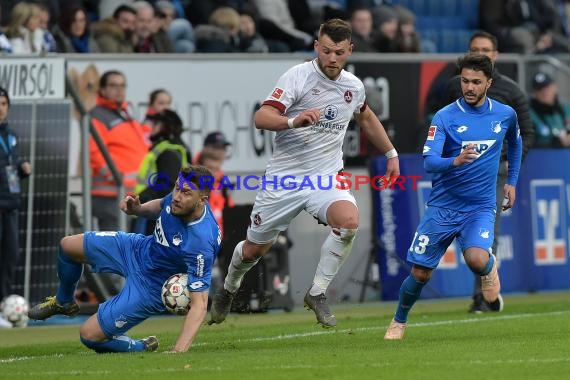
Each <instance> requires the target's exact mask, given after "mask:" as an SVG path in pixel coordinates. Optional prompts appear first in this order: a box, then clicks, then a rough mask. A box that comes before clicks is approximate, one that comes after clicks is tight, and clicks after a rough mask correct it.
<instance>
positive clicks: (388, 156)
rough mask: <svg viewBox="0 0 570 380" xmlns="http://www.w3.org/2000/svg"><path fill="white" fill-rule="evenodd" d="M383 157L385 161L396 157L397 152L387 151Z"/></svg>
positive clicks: (394, 150)
mask: <svg viewBox="0 0 570 380" xmlns="http://www.w3.org/2000/svg"><path fill="white" fill-rule="evenodd" d="M384 156H386V158H387V159H390V158H394V157H398V152H397V151H396V149H390V150H389V151H387V152H386V153H384Z"/></svg>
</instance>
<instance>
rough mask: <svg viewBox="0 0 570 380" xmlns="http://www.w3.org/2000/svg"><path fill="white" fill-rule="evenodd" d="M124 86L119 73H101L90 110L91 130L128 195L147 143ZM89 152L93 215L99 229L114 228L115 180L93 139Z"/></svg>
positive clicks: (122, 78) (123, 77)
mask: <svg viewBox="0 0 570 380" xmlns="http://www.w3.org/2000/svg"><path fill="white" fill-rule="evenodd" d="M126 87H127V82H126V78H125V76H124V75H123V73H121V72H119V71H114V70H110V71H107V72H105V73H104V74H103V75H102V76H101V79H100V81H99V93H98V96H97V103H96V106H95V107H94V108H93V109H92V110H91V112H90V113H91V117H92V120H91V121H92V123H93V125H94V127H95V129H97V132H98V133H99V135H100V136H101V139H102V140H103V142H104V144H105V146H106V147H107V149H108V151H109V154H110V155H111V157H112V159H113V161H114V163H115V165H116V167H117V169H118V170H119V172H120V173H121V174H122V176H123V185H124V187H125V193H126V194H129V193H133V192H134V186H135V184H136V182H137V174H138V170H139V166H140V164H141V162H142V160H143V157H144V156H145V154H146V153H147V152H148V149H149V145H148V143H147V142H146V140H145V137H144V136H145V131H144V127H143V126H142V125H141V124H140V123H139V122H138V121H137V120H135V119H133V118H132V117H131V116H130V115H129V113H128V110H127V102H126V101H125V94H126ZM89 153H90V161H91V175H92V189H91V196H92V206H93V207H92V209H93V216H94V217H95V218H96V219H97V222H98V226H99V230H104V231H115V230H117V229H118V227H119V221H118V213H117V205H118V202H119V201H118V199H117V195H118V192H117V183H116V182H115V180H114V179H113V175H112V173H111V170H110V169H109V166H108V165H107V163H106V162H105V159H104V158H103V155H102V153H101V151H100V150H99V147H98V146H97V144H96V143H95V141H94V139H93V138H91V139H90V141H89Z"/></svg>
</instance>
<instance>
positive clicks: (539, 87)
mask: <svg viewBox="0 0 570 380" xmlns="http://www.w3.org/2000/svg"><path fill="white" fill-rule="evenodd" d="M530 116H531V118H532V121H533V122H534V126H535V136H536V138H535V146H536V147H539V148H560V147H562V148H568V147H570V104H566V103H561V102H560V100H559V99H558V85H557V84H556V82H555V81H554V79H553V78H552V77H551V76H550V75H549V74H547V73H544V72H538V73H536V74H535V75H534V76H533V77H532V95H531V98H530Z"/></svg>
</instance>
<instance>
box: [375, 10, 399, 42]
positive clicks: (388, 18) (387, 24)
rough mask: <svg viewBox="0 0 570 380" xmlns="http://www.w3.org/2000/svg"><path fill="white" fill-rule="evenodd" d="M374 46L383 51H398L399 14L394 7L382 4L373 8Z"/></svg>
mask: <svg viewBox="0 0 570 380" xmlns="http://www.w3.org/2000/svg"><path fill="white" fill-rule="evenodd" d="M372 20H373V24H374V29H375V30H376V32H375V33H374V36H375V37H374V43H373V45H374V48H375V49H376V51H379V52H383V53H396V52H398V40H397V37H398V14H397V13H396V11H395V10H394V8H393V7H391V6H388V5H382V6H378V7H375V8H374V9H373V10H372Z"/></svg>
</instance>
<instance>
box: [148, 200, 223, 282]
mask: <svg viewBox="0 0 570 380" xmlns="http://www.w3.org/2000/svg"><path fill="white" fill-rule="evenodd" d="M171 202H172V194H169V195H167V196H166V197H164V198H163V200H162V202H161V206H162V210H161V212H160V216H159V217H158V219H157V220H156V227H155V229H154V233H153V235H150V236H148V237H147V244H146V247H145V248H146V249H144V251H146V252H142V254H140V255H137V257H138V264H139V267H140V271H141V279H142V281H143V282H146V283H148V285H149V286H151V287H155V286H158V285H160V286H162V284H163V283H164V281H166V279H167V278H168V277H170V276H171V275H173V274H175V273H188V287H189V290H190V291H205V290H208V289H209V287H210V282H211V275H212V267H213V265H214V260H215V258H216V256H217V254H218V252H219V250H220V244H221V240H222V238H221V232H220V228H219V227H218V224H217V223H216V219H215V218H214V215H213V214H212V210H211V209H210V206H209V205H208V204H207V203H206V207H205V208H204V214H203V215H202V216H201V217H200V218H199V219H197V220H195V221H193V222H190V223H187V222H185V221H184V220H182V219H180V218H179V217H176V216H173V215H171V214H170V204H171ZM145 253H146V254H145Z"/></svg>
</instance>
